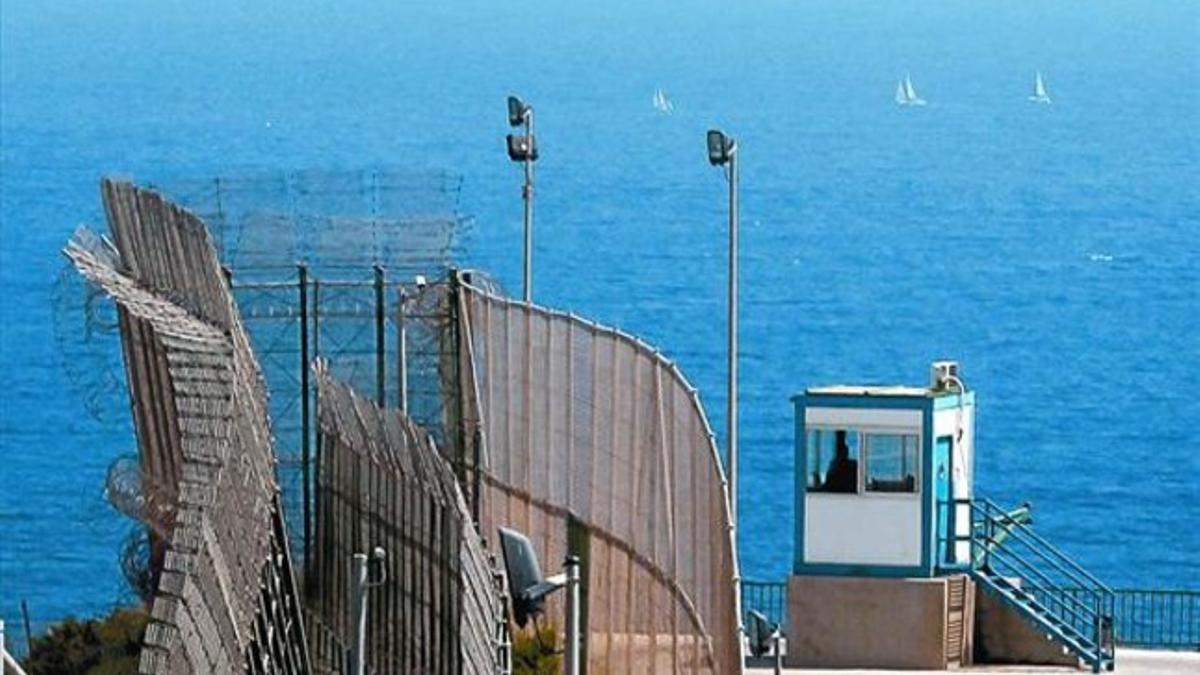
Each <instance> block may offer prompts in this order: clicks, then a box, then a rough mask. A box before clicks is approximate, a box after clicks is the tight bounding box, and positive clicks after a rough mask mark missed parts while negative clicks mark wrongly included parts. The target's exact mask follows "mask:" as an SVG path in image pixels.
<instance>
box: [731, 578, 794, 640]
mask: <svg viewBox="0 0 1200 675" xmlns="http://www.w3.org/2000/svg"><path fill="white" fill-rule="evenodd" d="M750 610H757V611H759V612H762V613H763V616H765V617H767V619H768V620H769V621H771V623H774V624H777V625H779V626H782V627H784V628H785V629H786V624H787V582H786V581H748V580H745V579H743V580H742V613H743V614H744V613H746V612H749V611H750Z"/></svg>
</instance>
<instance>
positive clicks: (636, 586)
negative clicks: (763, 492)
mask: <svg viewBox="0 0 1200 675" xmlns="http://www.w3.org/2000/svg"><path fill="white" fill-rule="evenodd" d="M460 278H461V279H463V283H461V285H460V286H459V287H458V293H459V295H458V308H459V309H458V317H459V326H460V336H461V337H460V339H461V341H462V349H463V351H462V356H463V364H462V365H461V370H462V372H463V387H462V401H463V407H464V413H463V416H464V419H465V424H466V425H467V426H468V427H473V433H471V434H468V437H469V438H471V439H473V443H474V445H473V447H471V448H468V449H467V450H466V456H467V457H472V458H474V459H475V467H474V468H475V469H476V470H473V471H472V472H471V477H470V480H471V481H472V482H473V484H474V485H475V486H476V491H475V494H474V495H473V496H474V498H475V499H476V500H477V502H478V505H477V508H478V509H479V512H480V526H481V530H482V531H483V532H495V531H496V528H497V527H499V526H501V525H503V526H508V527H513V528H516V529H518V530H520V531H523V532H525V533H526V534H527V535H528V536H529V537H530V539H531V540H532V541H533V542H534V543H535V545H536V546H537V548H538V553H539V557H540V559H541V560H545V561H557V560H562V559H563V557H564V556H565V555H566V554H567V552H568V540H569V538H570V537H571V535H570V532H571V531H572V530H582V531H583V532H585V533H586V537H583V538H582V540H583V541H582V543H573V544H572V545H571V548H572V551H571V552H572V553H575V554H581V553H582V554H583V555H582V557H583V558H584V559H583V575H584V587H585V588H586V589H587V592H586V605H587V609H586V612H585V623H586V627H585V633H586V636H587V640H586V642H587V655H586V662H587V665H588V672H589V673H593V674H597V673H660V672H679V673H737V672H740V671H741V667H742V659H741V640H740V632H739V620H738V617H739V610H738V604H739V598H738V593H737V579H738V573H737V558H736V552H735V549H734V542H733V536H732V535H733V527H732V522H731V519H730V513H729V508H728V494H727V486H726V482H725V478H724V475H723V473H722V470H721V465H720V461H719V459H718V455H717V449H716V445H715V442H714V439H713V434H712V430H711V429H710V428H709V425H708V422H707V420H706V418H705V416H704V412H703V409H702V408H701V406H700V402H699V398H698V396H697V394H696V391H695V390H694V389H693V388H692V387H691V386H690V385H689V384H688V383H687V381H686V380H685V379H684V378H683V376H682V374H681V373H680V372H679V370H678V368H677V367H676V366H675V365H674V364H673V363H671V362H670V361H668V360H667V359H666V358H665V357H663V355H662V354H660V353H659V352H657V351H655V350H654V349H652V348H651V347H649V346H648V345H646V344H645V343H643V342H641V341H640V340H638V339H637V338H635V337H633V336H631V335H627V334H624V333H621V332H619V331H616V330H612V329H609V328H604V327H602V326H599V325H596V324H594V323H591V322H588V321H586V320H583V319H580V318H579V317H576V316H573V315H569V314H564V313H559V312H554V311H550V310H547V309H543V308H541V307H537V306H533V305H528V304H523V303H520V302H517V301H514V300H511V299H507V298H503V297H500V296H498V295H495V294H493V293H490V292H488V291H485V290H483V289H480V288H477V287H475V286H473V285H471V283H470V281H469V278H468V277H467V276H466V275H463V276H462V277H460ZM551 615H552V616H553V615H554V614H553V612H551Z"/></svg>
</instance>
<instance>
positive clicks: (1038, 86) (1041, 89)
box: [1029, 71, 1050, 103]
mask: <svg viewBox="0 0 1200 675" xmlns="http://www.w3.org/2000/svg"><path fill="white" fill-rule="evenodd" d="M1029 100H1030V101H1034V102H1037V103H1049V102H1050V94H1048V93H1046V83H1045V82H1044V81H1043V80H1042V73H1041V71H1038V74H1037V77H1036V78H1035V79H1034V82H1033V96H1030V97H1029Z"/></svg>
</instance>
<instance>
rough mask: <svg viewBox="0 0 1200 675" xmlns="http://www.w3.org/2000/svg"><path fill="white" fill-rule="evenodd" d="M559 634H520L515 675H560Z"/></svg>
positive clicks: (548, 630) (539, 630)
mask: <svg viewBox="0 0 1200 675" xmlns="http://www.w3.org/2000/svg"><path fill="white" fill-rule="evenodd" d="M557 633H558V632H557V631H556V630H555V629H554V626H541V627H536V628H535V629H534V630H532V631H528V630H527V631H524V632H522V633H518V634H517V636H516V639H514V640H513V647H512V650H513V663H512V665H513V675H559V673H561V672H562V668H563V666H562V652H560V651H558V649H557V648H556V646H555V641H556V640H557V639H558V634H557ZM30 675H32V673H31V674H30Z"/></svg>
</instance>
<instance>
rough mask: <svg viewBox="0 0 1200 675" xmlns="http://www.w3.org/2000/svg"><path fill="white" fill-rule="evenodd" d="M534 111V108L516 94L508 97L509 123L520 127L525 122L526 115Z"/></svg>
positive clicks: (511, 125)
mask: <svg viewBox="0 0 1200 675" xmlns="http://www.w3.org/2000/svg"><path fill="white" fill-rule="evenodd" d="M532 112H533V108H532V107H531V106H529V105H527V104H526V103H525V102H524V101H522V100H521V99H519V98H517V97H516V96H509V97H508V125H509V126H510V127H519V126H521V125H522V124H524V123H525V117H526V116H527V115H529V114H530V113H532Z"/></svg>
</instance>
